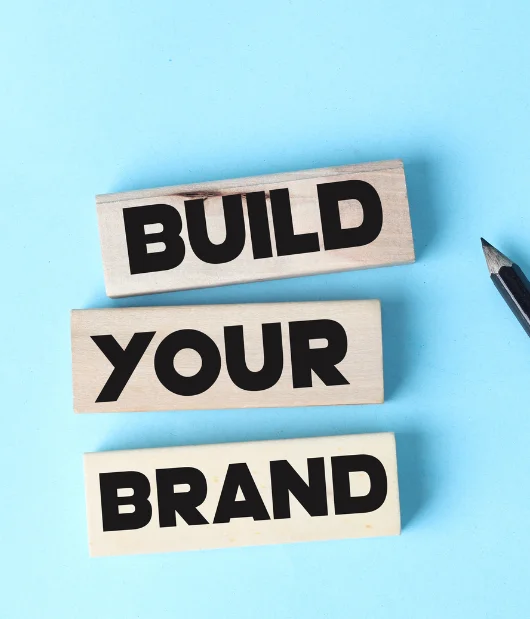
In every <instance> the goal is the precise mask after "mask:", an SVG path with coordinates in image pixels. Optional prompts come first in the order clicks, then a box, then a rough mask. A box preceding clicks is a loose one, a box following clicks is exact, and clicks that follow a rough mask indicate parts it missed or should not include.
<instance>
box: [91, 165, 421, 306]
mask: <svg viewBox="0 0 530 619" xmlns="http://www.w3.org/2000/svg"><path fill="white" fill-rule="evenodd" d="M96 203H97V211H98V220H99V231H100V239H101V248H102V254H103V267H104V272H105V283H106V290H107V294H108V295H109V296H111V297H122V296H128V295H139V294H150V293H156V292H164V291H170V290H182V289H186V288H203V287H207V286H219V285H223V284H231V283H239V282H250V281H259V280H266V279H275V278H282V277H293V276H298V275H308V274H312V273H329V272H333V271H345V270H349V269H362V268H368V267H377V266H385V265H394V264H406V263H410V262H413V261H414V247H413V241H412V231H411V225H410V215H409V206H408V201H407V190H406V185H405V174H404V171H403V164H402V162H401V161H383V162H378V163H370V164H361V165H347V166H340V167H334V168H322V169H318V170H306V171H302V172H290V173H285V174H271V175H266V176H256V177H251V178H240V179H233V180H225V181H217V182H207V183H198V184H194V185H181V186H176V187H164V188H161V189H150V190H144V191H132V192H128V193H117V194H107V195H100V196H97V197H96Z"/></svg>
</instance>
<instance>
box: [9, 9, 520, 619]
mask: <svg viewBox="0 0 530 619" xmlns="http://www.w3.org/2000/svg"><path fill="white" fill-rule="evenodd" d="M529 23H530V4H529V3H528V2H525V1H523V0H520V1H517V0H514V1H512V2H507V3H485V2H479V1H478V0H474V1H469V2H461V1H460V0H451V1H446V2H442V3H440V2H437V3H426V2H424V3H419V2H416V1H414V0H405V2H400V3H395V2H377V1H376V2H366V1H365V2H351V0H344V1H337V0H331V1H328V2H317V1H307V0H306V1H302V0H300V1H296V0H295V1H292V2H285V1H283V2H281V1H272V0H268V1H267V2H262V3H256V2H235V1H231V0H227V1H225V2H211V3H207V2H201V1H195V2H190V3H184V2H169V1H166V0H164V1H161V2H158V3H146V2H138V1H132V2H131V1H128V2H106V1H103V0H93V1H91V2H79V1H77V0H75V1H69V2H67V1H66V0H62V1H60V2H38V1H36V0H35V1H29V2H28V1H19V2H12V3H9V4H6V5H5V6H4V7H3V15H2V23H1V25H0V29H1V31H2V32H1V36H0V50H1V54H0V67H1V83H2V91H3V95H2V97H1V100H0V112H1V114H2V129H1V135H2V137H1V144H2V155H1V168H0V169H1V172H0V175H1V178H2V202H1V204H2V205H1V209H2V211H1V214H2V241H1V243H0V255H1V264H2V279H3V282H2V289H3V297H2V304H1V309H0V312H1V316H0V318H1V325H2V331H3V333H2V337H1V341H2V346H1V350H2V354H1V357H0V376H1V385H2V387H1V389H2V400H1V401H2V407H1V408H2V416H1V418H2V421H1V432H2V437H3V440H2V449H1V452H0V488H1V496H2V508H1V510H0V536H1V539H0V550H1V564H0V570H1V573H0V616H1V617H2V619H3V618H5V619H18V618H24V619H33V618H44V619H62V618H68V619H70V618H73V617H75V618H76V619H84V618H87V619H88V618H91V619H94V618H97V619H107V618H109V619H116V618H119V619H122V618H124V619H129V618H141V619H153V618H155V617H156V618H157V619H158V618H166V617H171V618H173V617H179V618H180V617H182V618H192V619H206V618H208V619H209V618H211V617H227V618H230V619H249V618H254V619H262V618H263V619H265V618H267V619H269V618H272V617H275V618H276V617H277V618H282V619H283V618H293V619H294V618H296V619H299V618H303V619H313V618H314V619H321V618H324V617H330V618H332V617H333V618H340V619H342V618H348V619H349V618H351V617H360V618H365V617H366V618H368V617H369V618H370V619H380V618H389V617H392V619H411V618H419V619H446V618H448V617H451V618H466V619H468V618H469V617H477V618H486V617H487V618H497V617H498V618H502V619H509V618H517V619H520V618H523V617H526V616H528V612H529V611H528V605H527V604H528V595H527V590H528V576H527V575H528V560H529V559H528V557H529V554H530V528H529V519H530V479H529V471H530V449H529V448H528V444H529V437H530V415H529V410H528V409H529V406H528V402H529V395H530V381H529V378H528V377H529V369H530V349H529V341H528V337H527V336H526V335H525V333H524V331H523V330H522V328H521V327H520V325H519V324H518V323H517V321H516V320H515V318H514V317H513V316H512V315H511V313H510V311H509V309H508V308H507V306H506V305H505V304H504V302H503V300H502V299H501V297H500V296H499V295H498V293H497V292H496V290H495V289H494V287H493V285H492V283H491V282H490V281H489V278H488V275H487V271H486V267H485V264H484V259H483V256H482V252H481V248H480V242H479V237H480V236H481V235H483V236H484V237H485V238H487V239H488V240H489V241H491V242H492V243H494V244H495V245H498V246H499V248H500V249H501V250H503V251H504V252H505V253H507V254H508V255H509V256H511V257H512V258H514V259H516V260H517V261H519V263H520V265H521V267H522V268H523V269H526V271H527V273H529V274H530V250H529V249H528V239H529V236H530V229H529V224H530V211H529V206H528V205H529V201H528V182H529V180H528V179H529V173H528V172H529V167H528V164H529V157H528V144H529V141H530V89H529V81H528V66H529V61H530V39H529V38H528V24H529ZM394 157H400V158H403V159H404V161H405V170H406V174H407V180H408V186H409V192H410V203H411V212H412V218H413V222H412V223H413V230H414V235H415V242H416V249H417V257H418V261H417V263H416V264H414V265H411V266H403V267H394V268H386V269H377V270H371V271H364V272H362V271H360V272H351V273H342V274H334V275H320V276H315V277H308V278H301V279H295V280H284V281H272V282H266V283H257V284H247V285H241V286H232V287H226V288H220V289H209V290H198V291H190V292H181V293H174V294H165V295H160V296H152V297H143V298H135V299H132V300H128V299H123V300H120V301H116V302H114V301H111V300H109V299H107V298H106V296H105V292H104V287H103V273H102V265H101V258H100V250H99V239H98V232H97V223H96V213H95V207H94V195H95V194H96V193H105V192H111V191H122V190H129V189H136V188H147V187H153V186H158V185H164V184H177V183H188V182H194V181H202V180H214V179H222V178H230V177H238V176H246V175H253V174H261V173H271V172H282V171H291V170H297V169H303V168H311V167H320V166H328V165H336V164H347V163H355V162H363V161H374V160H379V159H387V158H394ZM370 297H378V298H380V299H381V300H382V303H383V314H384V316H383V319H384V325H383V326H384V347H385V371H386V389H387V401H386V403H385V404H384V405H382V406H361V407H349V406H343V407H332V408H307V409H276V410H275V409H272V410H271V409H269V410H265V409H263V410H229V411H203V412H191V411H190V412H168V413H149V414H147V413H144V414H114V415H111V414H108V415H78V416H74V414H73V412H72V393H71V367H70V339H69V338H70V334H69V311H70V309H71V308H90V307H116V306H127V305H153V304H156V305H159V304H160V305H163V304H191V303H231V302H252V301H291V300H316V299H357V298H360V299H362V298H370ZM380 430H381V431H387V430H390V431H395V432H396V433H397V442H398V457H399V466H400V486H401V497H402V512H403V521H404V530H403V535H402V536H401V537H399V538H386V539H369V540H350V541H334V542H323V543H312V544H299V545H286V546H269V547H262V548H242V549H233V550H218V551H205V552H192V553H182V554H166V555H150V556H136V557H116V558H107V559H89V558H88V551H87V534H86V520H85V501H84V488H83V473H82V458H81V456H82V453H83V452H86V451H97V450H103V449H121V448H136V447H148V446H149V447H152V446H164V445H182V444H193V443H212V442H222V441H243V440H247V439H252V440H253V439H269V438H279V437H303V436H319V435H332V434H344V433H356V432H377V431H380Z"/></svg>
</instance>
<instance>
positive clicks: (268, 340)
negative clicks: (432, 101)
mask: <svg viewBox="0 0 530 619" xmlns="http://www.w3.org/2000/svg"><path fill="white" fill-rule="evenodd" d="M72 356H73V386H74V409H75V411H76V412H83V413H90V412H121V411H154V410H178V409H204V408H245V407H267V406H309V405H326V404H368V403H380V402H382V401H383V362H382V344H381V308H380V304H379V301H331V302H316V303H263V304H247V305H215V306H208V305H203V306H183V307H142V308H124V309H98V310H74V311H73V312H72Z"/></svg>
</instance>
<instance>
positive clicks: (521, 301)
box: [480, 239, 530, 335]
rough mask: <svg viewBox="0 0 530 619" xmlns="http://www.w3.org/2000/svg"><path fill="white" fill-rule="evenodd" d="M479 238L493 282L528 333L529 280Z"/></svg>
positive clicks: (529, 325)
mask: <svg viewBox="0 0 530 619" xmlns="http://www.w3.org/2000/svg"><path fill="white" fill-rule="evenodd" d="M480 240H481V241H482V249H483V250H484V256H485V257H486V263H487V265H488V269H489V271H490V274H491V279H492V280H493V283H494V284H495V286H496V287H497V290H498V291H499V292H500V293H501V295H502V297H503V299H504V300H505V301H506V303H507V304H508V305H509V306H510V308H511V310H512V312H513V313H514V314H515V315H516V316H517V319H518V320H519V322H520V323H521V325H522V326H523V329H524V330H525V331H526V333H527V334H528V335H530V282H529V281H528V280H527V279H526V276H525V274H524V273H523V272H522V271H521V269H520V268H519V267H518V266H517V265H516V264H515V263H514V262H512V261H511V260H510V259H509V258H507V257H506V256H505V255H504V254H501V252H500V251H499V250H498V249H495V247H493V245H490V244H489V243H488V242H487V241H485V240H484V239H480Z"/></svg>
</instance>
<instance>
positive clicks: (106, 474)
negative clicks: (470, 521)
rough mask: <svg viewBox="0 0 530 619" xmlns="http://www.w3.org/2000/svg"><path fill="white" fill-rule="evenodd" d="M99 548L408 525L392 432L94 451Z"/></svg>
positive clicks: (88, 477) (141, 549)
mask: <svg viewBox="0 0 530 619" xmlns="http://www.w3.org/2000/svg"><path fill="white" fill-rule="evenodd" d="M85 485H86V498H87V514H88V534H89V546H90V555H91V556H101V555H125V554H137V553H148V552H169V551H181V550H199V549H206V548H227V547H234V546H254V545H262V544H283V543H288V542H308V541H317V540H331V539H345V538H355V537H375V536H386V535H399V533H400V512H399V492H398V478H397V464H396V447H395V439H394V435H393V434H390V433H388V434H365V435H357V436H353V435H350V436H334V437H325V438H307V439H294V440H281V441H262V442H254V443H232V444H224V445H200V446H194V447H168V448H162V449H138V450H131V451H108V452H100V453H89V454H85Z"/></svg>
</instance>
